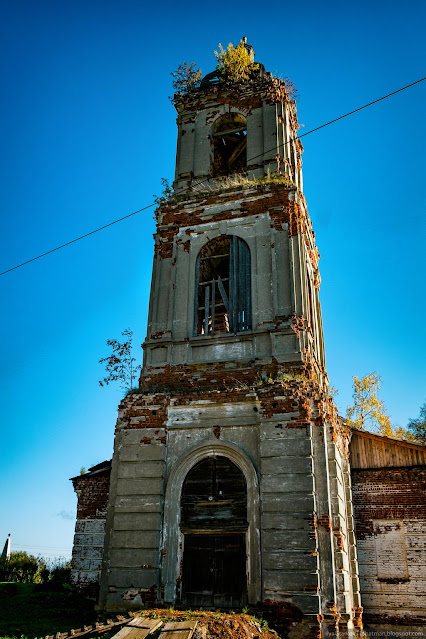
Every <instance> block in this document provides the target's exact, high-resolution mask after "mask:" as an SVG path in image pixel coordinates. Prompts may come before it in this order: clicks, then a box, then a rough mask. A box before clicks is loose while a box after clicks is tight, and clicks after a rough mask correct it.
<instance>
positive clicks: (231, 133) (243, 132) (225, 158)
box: [212, 112, 247, 177]
mask: <svg viewBox="0 0 426 639" xmlns="http://www.w3.org/2000/svg"><path fill="white" fill-rule="evenodd" d="M212 142H213V177H220V176H224V175H230V174H232V173H240V172H241V171H244V170H245V169H246V168H247V119H246V118H245V117H244V116H243V115H242V114H241V113H236V112H230V113H225V114H224V115H222V116H221V117H220V118H219V119H218V120H216V122H215V123H214V125H213V130H212Z"/></svg>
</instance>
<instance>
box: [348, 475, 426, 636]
mask: <svg viewBox="0 0 426 639" xmlns="http://www.w3.org/2000/svg"><path fill="white" fill-rule="evenodd" d="M352 480H353V484H352V490H353V502H354V514H355V527H356V536H357V546H358V561H359V573H360V582H361V593H362V605H363V607H364V619H365V621H366V622H367V623H369V622H370V623H396V622H397V623H404V624H407V625H416V624H421V623H426V596H425V592H426V493H425V487H426V467H425V466H412V467H409V466H406V467H398V468H397V467H394V468H374V469H371V468H367V469H352Z"/></svg>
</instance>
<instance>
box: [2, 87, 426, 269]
mask: <svg viewBox="0 0 426 639" xmlns="http://www.w3.org/2000/svg"><path fill="white" fill-rule="evenodd" d="M424 80H426V77H425V78H420V80H416V81H415V82H412V83H411V84H407V85H406V86H405V87H401V88H400V89H397V90H396V91H392V93H388V94H387V95H384V96H382V97H381V98H377V100H373V101H372V102H369V103H368V104H364V105H363V106H361V107H358V108H357V109H354V110H353V111H349V112H348V113H345V114H344V115H341V116H340V117H338V118H334V120H330V121H329V122H326V123H325V124H321V125H320V126H317V127H315V128H314V129H311V130H310V131H306V133H302V134H301V135H297V136H296V137H295V138H291V139H290V140H287V142H284V143H283V144H280V145H279V148H281V147H284V146H286V145H287V144H289V143H290V142H294V141H295V140H300V138H303V137H305V136H306V135H310V134H311V133H315V131H319V130H320V129H324V128H325V127H326V126H330V124H334V123H335V122H339V120H343V119H344V118H347V117H349V116H350V115H353V114H354V113H358V111H362V110H363V109H366V108H367V107H370V106H372V105H373V104H377V103H378V102H381V101H382V100H386V99H387V98H390V97H391V96H392V95H396V94H397V93H401V91H405V90H406V89H409V88H410V87H413V86H414V85H416V84H419V83H420V82H423V81H424ZM276 148H277V147H276V146H274V147H273V148H272V149H269V150H268V151H263V153H260V154H259V155H255V156H254V157H252V158H250V159H248V160H247V162H252V161H253V160H256V159H257V158H258V157H261V156H263V155H265V153H270V152H271V151H273V150H274V149H276ZM209 180H210V177H207V178H205V179H203V180H201V181H200V182H197V184H194V185H193V187H192V188H195V187H197V186H200V184H204V182H208V181H209ZM156 204H157V202H152V203H151V204H148V205H147V206H144V207H142V208H141V209H138V210H137V211H133V213H129V214H128V215H124V216H123V217H120V218H118V219H117V220H114V221H113V222H109V224H104V225H103V226H100V227H99V228H97V229H94V230H93V231H89V233H85V234H84V235H80V236H79V237H76V238H74V239H73V240H70V241H69V242H65V243H64V244H61V245H60V246H56V247H55V248H53V249H50V251H46V252H45V253H41V254H40V255H37V256H36V257H32V258H31V259H30V260H26V261H25V262H21V263H20V264H16V266H12V267H11V268H8V269H7V270H6V271H3V272H1V273H0V276H1V275H6V273H10V272H11V271H14V270H16V269H17V268H21V266H25V265H26V264H31V262H35V261H36V260H39V259H40V258H42V257H46V255H50V254H51V253H55V251H59V250H60V249H63V248H65V247H66V246H69V245H70V244H74V243H75V242H79V241H80V240H83V239H84V238H85V237H89V236H90V235H94V234H95V233H98V232H99V231H103V230H104V229H106V228H108V227H109V226H113V225H114V224H118V223H119V222H122V221H123V220H127V219H128V218H129V217H132V216H133V215H137V214H138V213H141V212H142V211H146V210H147V209H150V208H152V207H153V206H156Z"/></svg>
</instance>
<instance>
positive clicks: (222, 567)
mask: <svg viewBox="0 0 426 639" xmlns="http://www.w3.org/2000/svg"><path fill="white" fill-rule="evenodd" d="M182 585H183V593H182V600H183V603H184V604H187V605H189V606H192V607H204V608H239V607H241V606H243V605H244V604H245V602H246V588H247V587H246V543H245V534H244V533H236V534H235V533H234V534H228V535H220V534H213V535H210V534H204V535H197V534H186V535H185V537H184V555H183V573H182Z"/></svg>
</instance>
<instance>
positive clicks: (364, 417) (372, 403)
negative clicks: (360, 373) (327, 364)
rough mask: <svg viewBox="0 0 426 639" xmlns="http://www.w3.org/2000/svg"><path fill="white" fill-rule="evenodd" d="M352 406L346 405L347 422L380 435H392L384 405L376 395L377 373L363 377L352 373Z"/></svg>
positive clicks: (378, 385)
mask: <svg viewBox="0 0 426 639" xmlns="http://www.w3.org/2000/svg"><path fill="white" fill-rule="evenodd" d="M353 380H354V392H353V395H352V397H353V400H354V404H353V406H348V409H347V412H346V418H347V420H348V422H349V423H350V424H352V425H354V426H358V427H359V428H365V429H366V430H371V431H376V432H379V433H381V434H382V435H388V436H390V437H394V436H395V433H394V431H393V428H392V423H391V420H390V418H389V416H388V415H387V414H386V407H385V405H384V403H383V401H382V400H381V399H379V397H378V393H379V390H380V384H381V381H382V379H381V377H379V375H378V373H369V374H368V375H365V377H357V376H356V375H354V378H353Z"/></svg>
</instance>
